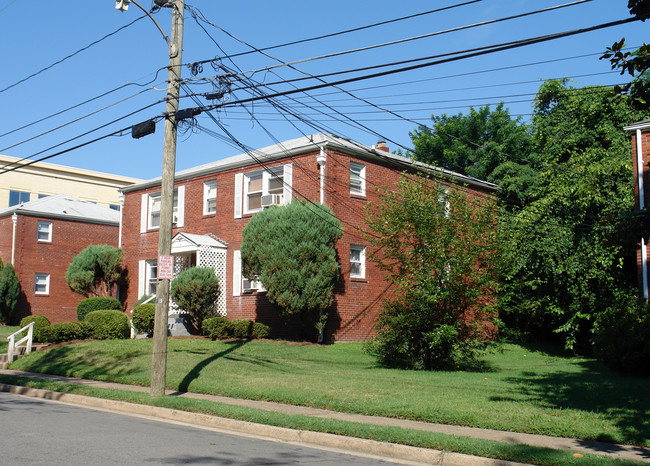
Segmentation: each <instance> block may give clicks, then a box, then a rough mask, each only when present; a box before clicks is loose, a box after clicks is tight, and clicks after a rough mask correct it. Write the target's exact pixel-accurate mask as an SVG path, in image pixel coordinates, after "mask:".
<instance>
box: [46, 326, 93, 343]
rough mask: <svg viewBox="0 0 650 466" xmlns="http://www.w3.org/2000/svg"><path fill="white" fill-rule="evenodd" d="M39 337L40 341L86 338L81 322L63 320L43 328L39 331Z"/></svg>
mask: <svg viewBox="0 0 650 466" xmlns="http://www.w3.org/2000/svg"><path fill="white" fill-rule="evenodd" d="M39 338H40V341H42V342H47V343H61V342H64V341H70V340H82V339H84V338H83V331H82V330H81V325H79V322H61V323H58V324H54V325H51V326H49V327H46V328H43V329H41V330H40V332H39Z"/></svg>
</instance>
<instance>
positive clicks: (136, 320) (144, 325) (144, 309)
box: [131, 303, 156, 335]
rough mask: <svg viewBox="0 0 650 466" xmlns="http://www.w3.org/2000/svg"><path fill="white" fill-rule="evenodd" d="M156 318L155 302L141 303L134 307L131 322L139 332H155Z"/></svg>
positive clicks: (148, 333)
mask: <svg viewBox="0 0 650 466" xmlns="http://www.w3.org/2000/svg"><path fill="white" fill-rule="evenodd" d="M155 319H156V305H155V304H153V303H147V304H140V305H139V306H136V307H135V309H133V314H131V322H132V323H133V327H134V328H135V330H136V332H138V333H146V334H147V335H151V334H152V333H153V326H154V321H155Z"/></svg>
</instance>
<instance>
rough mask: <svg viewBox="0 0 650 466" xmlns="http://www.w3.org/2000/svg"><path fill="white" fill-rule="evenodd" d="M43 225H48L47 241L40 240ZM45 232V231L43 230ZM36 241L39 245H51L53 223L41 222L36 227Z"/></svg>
mask: <svg viewBox="0 0 650 466" xmlns="http://www.w3.org/2000/svg"><path fill="white" fill-rule="evenodd" d="M41 225H47V238H46V239H41V238H39V237H38V236H39V233H41ZM43 232H45V230H43ZM36 241H38V242H39V243H51V242H52V222H45V221H40V220H39V222H38V224H37V226H36Z"/></svg>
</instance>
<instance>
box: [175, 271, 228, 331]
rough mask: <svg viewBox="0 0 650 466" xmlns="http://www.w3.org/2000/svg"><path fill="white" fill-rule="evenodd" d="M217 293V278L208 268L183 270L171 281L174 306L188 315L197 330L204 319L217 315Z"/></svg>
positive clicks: (218, 291)
mask: <svg viewBox="0 0 650 466" xmlns="http://www.w3.org/2000/svg"><path fill="white" fill-rule="evenodd" d="M219 293H220V290H219V278H218V277H217V276H216V275H215V274H214V270H213V269H211V268H210V267H191V268H189V269H185V270H183V271H182V272H181V273H180V274H178V276H177V277H176V278H174V279H173V280H172V283H171V289H170V296H171V299H172V301H174V304H176V305H177V306H178V307H179V308H180V309H182V310H184V311H187V312H188V313H189V314H190V316H191V317H192V320H193V321H194V325H195V327H196V329H198V330H200V329H201V326H202V324H203V320H204V319H207V318H208V317H214V316H216V315H217V308H216V302H217V299H218V298H219Z"/></svg>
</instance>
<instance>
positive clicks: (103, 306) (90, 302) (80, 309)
mask: <svg viewBox="0 0 650 466" xmlns="http://www.w3.org/2000/svg"><path fill="white" fill-rule="evenodd" d="M107 309H114V310H116V311H121V310H122V303H120V302H119V301H118V300H117V299H115V298H109V297H107V296H93V297H92V298H85V299H82V300H81V301H80V302H79V304H77V320H78V321H79V322H81V321H83V320H84V319H85V317H86V315H87V314H88V313H89V312H93V311H104V310H107Z"/></svg>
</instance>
